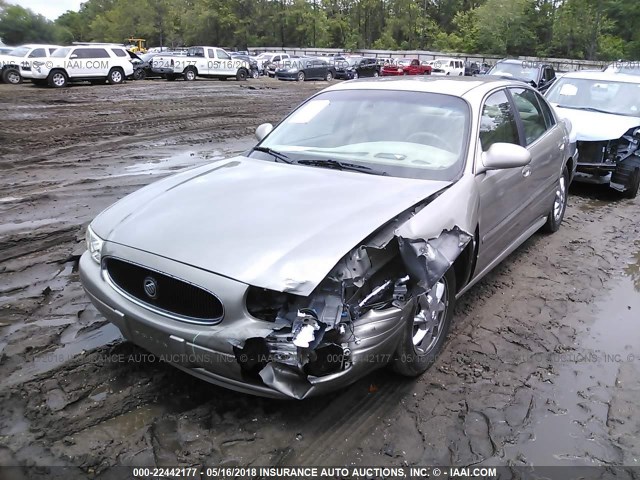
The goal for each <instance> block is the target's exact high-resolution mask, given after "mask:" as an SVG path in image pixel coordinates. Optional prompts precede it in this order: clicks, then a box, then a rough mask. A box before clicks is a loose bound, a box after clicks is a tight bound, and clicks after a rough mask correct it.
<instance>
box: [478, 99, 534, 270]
mask: <svg viewBox="0 0 640 480" xmlns="http://www.w3.org/2000/svg"><path fill="white" fill-rule="evenodd" d="M477 141H478V142H479V146H480V150H481V151H482V152H486V151H488V150H489V148H490V147H491V145H493V144H494V143H499V142H504V143H513V144H516V145H520V144H521V142H520V133H519V130H518V120H517V116H516V112H515V110H514V107H513V104H512V102H511V100H510V98H509V95H508V93H507V91H506V90H505V89H500V90H497V91H495V92H493V93H491V94H490V95H488V96H487V97H486V99H485V101H484V104H483V107H482V109H481V118H480V129H479V138H478V139H477ZM481 165H482V155H481V154H479V155H477V156H476V166H481ZM529 183H530V175H527V174H526V170H523V169H522V168H505V169H502V170H489V171H486V172H484V173H480V174H478V175H477V176H476V184H477V186H478V191H479V193H480V224H479V229H480V232H479V233H480V246H479V249H478V263H477V268H476V271H477V272H480V271H482V270H483V269H484V268H485V267H486V266H487V265H489V264H490V263H491V262H492V261H493V260H494V259H495V258H497V257H498V256H499V255H500V254H501V253H502V252H504V251H505V249H507V248H508V247H509V246H510V245H511V244H512V243H513V242H514V241H515V240H516V239H517V238H518V237H519V236H520V235H521V234H522V232H523V231H524V226H523V224H522V222H521V220H522V219H521V216H522V214H523V210H524V208H525V207H524V205H525V201H526V199H525V197H524V196H525V195H526V193H525V192H526V188H527V185H528V184H529Z"/></svg>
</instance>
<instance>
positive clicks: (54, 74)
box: [31, 45, 133, 88]
mask: <svg viewBox="0 0 640 480" xmlns="http://www.w3.org/2000/svg"><path fill="white" fill-rule="evenodd" d="M131 75H133V65H132V64H131V57H130V56H129V54H128V53H127V50H126V49H125V48H124V47H122V46H119V45H77V46H72V47H63V48H59V49H58V50H56V51H55V52H54V53H53V55H51V57H50V58H48V59H41V60H40V61H34V62H32V65H31V78H32V79H33V81H34V83H37V84H38V83H44V82H46V83H47V84H48V85H49V86H50V87H56V88H61V87H66V86H67V85H68V84H69V82H81V81H90V82H91V83H104V81H105V80H106V81H107V82H109V83H110V84H111V85H115V84H118V83H122V82H124V80H125V79H126V78H127V77H130V76H131Z"/></svg>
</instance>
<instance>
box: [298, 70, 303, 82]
mask: <svg viewBox="0 0 640 480" xmlns="http://www.w3.org/2000/svg"><path fill="white" fill-rule="evenodd" d="M296 81H298V82H304V72H298V75H297V76H296Z"/></svg>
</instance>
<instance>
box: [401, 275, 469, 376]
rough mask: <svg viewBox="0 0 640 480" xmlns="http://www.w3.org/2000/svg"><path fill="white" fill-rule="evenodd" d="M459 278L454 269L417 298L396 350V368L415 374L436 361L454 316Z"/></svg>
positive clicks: (408, 374)
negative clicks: (457, 280) (457, 279)
mask: <svg viewBox="0 0 640 480" xmlns="http://www.w3.org/2000/svg"><path fill="white" fill-rule="evenodd" d="M455 290H456V279H455V274H454V271H453V269H452V268H450V269H449V270H448V271H447V272H446V273H445V274H444V276H443V277H442V278H441V279H440V280H439V281H438V282H437V283H436V284H435V285H434V286H433V288H432V289H431V290H430V291H429V292H427V293H426V294H423V295H421V296H420V297H418V299H416V300H415V305H414V308H413V311H412V312H411V315H410V317H409V318H407V320H406V322H407V324H406V326H405V330H404V332H403V334H402V338H401V340H400V343H399V344H398V348H397V350H396V356H395V359H394V361H393V369H394V370H395V371H396V372H398V373H399V374H401V375H406V376H408V377H416V376H418V375H420V374H422V373H423V372H424V371H426V370H427V369H428V368H429V367H430V366H431V365H432V364H433V362H434V361H435V359H436V356H437V355H438V353H439V352H440V350H441V349H442V345H443V344H444V342H445V340H446V338H447V332H448V331H449V326H450V325H451V319H452V317H453V306H454V303H455Z"/></svg>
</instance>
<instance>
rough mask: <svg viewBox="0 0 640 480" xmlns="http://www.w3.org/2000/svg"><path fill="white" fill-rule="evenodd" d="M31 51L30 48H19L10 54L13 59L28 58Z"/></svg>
mask: <svg viewBox="0 0 640 480" xmlns="http://www.w3.org/2000/svg"><path fill="white" fill-rule="evenodd" d="M30 51H31V49H30V48H29V47H18V48H14V49H13V50H11V53H9V55H11V56H12V57H26V56H27V53H29V52H30Z"/></svg>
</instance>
